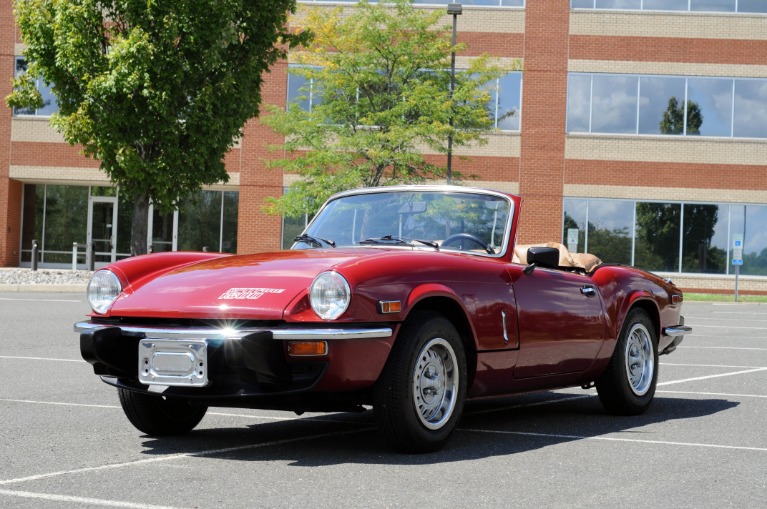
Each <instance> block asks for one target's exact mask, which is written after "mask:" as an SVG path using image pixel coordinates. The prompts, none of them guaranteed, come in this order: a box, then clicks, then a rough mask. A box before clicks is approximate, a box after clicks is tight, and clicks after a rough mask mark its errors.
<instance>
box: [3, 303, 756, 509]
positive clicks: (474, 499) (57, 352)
mask: <svg viewBox="0 0 767 509" xmlns="http://www.w3.org/2000/svg"><path fill="white" fill-rule="evenodd" d="M87 311H88V306H87V304H86V302H85V298H84V296H81V295H79V294H25V293H0V345H2V350H0V372H1V373H2V383H0V438H1V439H2V440H0V457H2V460H0V507H4V508H5V507H9V508H10V507H13V508H16V507H34V508H39V507H53V508H66V507H132V508H154V507H312V508H315V507H336V508H337V507H445V506H450V507H531V506H536V507H615V506H618V505H619V504H620V505H641V506H644V507H675V508H677V507H691V508H692V507H695V508H701V507H716V508H720V507H738V508H743V507H763V505H764V500H765V499H767V305H758V304H710V303H706V304H704V303H690V302H688V303H685V304H684V315H685V317H686V323H687V324H688V325H691V326H692V327H693V328H694V333H693V334H692V335H690V336H687V337H686V339H685V341H684V343H683V344H682V346H681V347H680V348H679V349H678V350H677V351H676V352H675V353H673V354H672V355H670V356H664V357H662V358H661V365H660V377H659V383H658V393H657V395H656V399H655V402H654V404H653V406H652V407H651V409H650V410H649V411H648V413H646V414H645V415H642V416H640V417H631V418H625V417H621V418H619V417H614V416H609V415H606V414H605V413H604V412H603V410H602V408H601V406H600V404H599V401H598V399H597V397H596V392H595V391H594V390H589V391H584V390H581V389H568V390H561V391H550V392H543V393H537V394H530V395H523V396H518V397H514V398H504V399H502V400H494V401H492V402H482V403H475V404H472V405H470V406H469V407H468V408H467V411H466V414H465V416H464V418H463V421H462V422H461V425H460V428H459V430H458V431H457V432H456V434H455V436H454V438H453V441H452V442H451V443H450V444H449V446H448V447H447V448H446V449H444V450H442V451H440V452H437V453H433V454H427V455H420V456H405V455H400V454H395V453H393V452H391V451H390V450H389V449H387V447H386V445H385V443H384V442H383V440H382V439H381V438H380V437H378V436H377V434H376V431H375V427H374V422H373V418H372V415H371V414H370V412H368V413H364V414H311V415H309V414H304V415H302V416H296V415H294V414H291V413H285V412H268V411H257V410H239V409H211V410H210V411H209V413H208V415H207V416H206V417H205V419H204V420H203V421H202V423H201V425H200V426H199V427H198V428H197V429H196V430H195V431H194V432H192V433H191V434H189V435H187V436H184V437H178V438H171V439H161V440H160V439H154V438H150V437H147V436H143V435H142V434H141V433H140V432H138V431H136V430H135V429H134V428H133V427H132V426H131V425H130V424H129V423H128V421H127V419H126V418H125V417H124V416H123V413H122V410H121V409H120V407H119V403H118V401H117V396H116V393H115V391H114V389H112V388H111V387H109V386H107V385H106V384H103V383H102V382H100V381H99V380H98V378H97V377H96V376H94V375H93V374H92V370H91V367H90V365H88V364H86V363H85V362H84V361H82V360H81V358H80V355H79V346H78V344H79V343H78V337H77V334H75V333H74V332H72V324H73V323H74V322H75V321H78V320H80V319H82V318H83V316H84V315H85V314H86V313H87Z"/></svg>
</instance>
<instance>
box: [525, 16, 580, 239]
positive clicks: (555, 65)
mask: <svg viewBox="0 0 767 509" xmlns="http://www.w3.org/2000/svg"><path fill="white" fill-rule="evenodd" d="M569 22H570V6H569V2H534V1H531V2H527V9H526V12H525V46H524V55H523V57H524V62H525V69H524V78H523V94H522V146H521V161H520V170H519V191H520V194H521V195H522V198H523V206H522V209H521V216H520V221H521V222H520V227H519V242H522V243H528V242H541V241H546V240H552V239H559V238H561V237H562V192H563V170H564V156H565V135H564V133H565V111H566V104H567V58H568V57H567V55H568V42H569V40H568V32H569Z"/></svg>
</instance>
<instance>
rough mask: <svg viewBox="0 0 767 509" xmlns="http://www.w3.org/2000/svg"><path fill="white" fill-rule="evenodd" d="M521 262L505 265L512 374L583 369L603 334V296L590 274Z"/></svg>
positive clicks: (520, 375)
mask: <svg viewBox="0 0 767 509" xmlns="http://www.w3.org/2000/svg"><path fill="white" fill-rule="evenodd" d="M523 268H524V267H523V266H522V265H517V264H513V265H511V266H510V268H509V274H510V277H511V281H512V285H513V287H514V296H515V298H516V307H517V321H518V326H519V357H518V360H517V364H516V367H515V369H514V378H529V377H536V376H545V375H556V374H564V373H577V372H581V371H585V370H586V369H587V368H588V367H589V366H591V364H592V362H593V361H594V359H595V358H596V356H597V354H598V353H599V350H600V348H601V347H602V343H603V342H604V339H605V322H604V320H605V318H604V311H603V304H602V297H601V296H600V294H599V291H598V289H597V288H596V286H595V285H594V284H593V283H592V282H591V279H590V278H589V277H588V276H584V275H581V274H577V273H573V272H568V271H564V270H558V269H547V268H543V267H536V268H535V269H534V270H533V271H532V272H530V273H529V274H525V273H524V271H523Z"/></svg>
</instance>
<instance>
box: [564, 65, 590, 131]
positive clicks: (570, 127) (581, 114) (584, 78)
mask: <svg viewBox="0 0 767 509" xmlns="http://www.w3.org/2000/svg"><path fill="white" fill-rule="evenodd" d="M590 109H591V75H589V74H571V75H570V76H568V78H567V132H570V133H587V132H589V131H590V123H589V119H590V115H589V113H590Z"/></svg>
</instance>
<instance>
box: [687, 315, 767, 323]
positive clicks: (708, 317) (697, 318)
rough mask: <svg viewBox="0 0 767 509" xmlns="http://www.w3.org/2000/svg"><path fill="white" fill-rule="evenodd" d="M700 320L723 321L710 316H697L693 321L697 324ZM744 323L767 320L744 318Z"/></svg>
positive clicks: (764, 320) (766, 320)
mask: <svg viewBox="0 0 767 509" xmlns="http://www.w3.org/2000/svg"><path fill="white" fill-rule="evenodd" d="M759 316H764V315H763V314H760V315H759ZM698 320H718V321H720V322H721V321H722V319H721V318H712V317H710V316H696V317H695V318H693V319H692V321H693V322H697V321H698ZM687 321H688V323H689V321H690V319H689V318H688V319H687ZM742 321H746V322H767V319H764V318H743V319H742ZM696 325H697V324H696Z"/></svg>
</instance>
